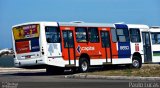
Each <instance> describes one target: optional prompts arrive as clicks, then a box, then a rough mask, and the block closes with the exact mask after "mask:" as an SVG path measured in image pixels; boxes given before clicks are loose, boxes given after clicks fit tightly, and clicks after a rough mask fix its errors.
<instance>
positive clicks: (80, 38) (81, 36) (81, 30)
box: [76, 27, 87, 42]
mask: <svg viewBox="0 0 160 88" xmlns="http://www.w3.org/2000/svg"><path fill="white" fill-rule="evenodd" d="M76 40H77V42H87V28H85V27H77V28H76Z"/></svg>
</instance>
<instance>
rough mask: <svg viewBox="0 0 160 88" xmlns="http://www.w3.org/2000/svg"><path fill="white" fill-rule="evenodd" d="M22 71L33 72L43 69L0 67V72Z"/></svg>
mask: <svg viewBox="0 0 160 88" xmlns="http://www.w3.org/2000/svg"><path fill="white" fill-rule="evenodd" d="M23 71H29V72H35V71H45V69H23V68H15V67H13V68H3V67H0V73H3V72H23Z"/></svg>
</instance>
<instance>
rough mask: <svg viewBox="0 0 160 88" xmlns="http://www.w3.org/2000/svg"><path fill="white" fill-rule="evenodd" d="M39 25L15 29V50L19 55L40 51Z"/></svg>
mask: <svg viewBox="0 0 160 88" xmlns="http://www.w3.org/2000/svg"><path fill="white" fill-rule="evenodd" d="M39 27H40V26H39V25H38V24H29V25H22V26H17V27H14V28H13V36H14V40H15V49H16V52H17V53H28V52H36V51H39V50H40V49H39Z"/></svg>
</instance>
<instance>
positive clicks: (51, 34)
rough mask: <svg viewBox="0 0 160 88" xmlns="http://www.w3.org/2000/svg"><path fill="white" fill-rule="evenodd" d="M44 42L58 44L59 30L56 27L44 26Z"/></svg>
mask: <svg viewBox="0 0 160 88" xmlns="http://www.w3.org/2000/svg"><path fill="white" fill-rule="evenodd" d="M45 32H46V33H45V34H46V41H47V42H48V43H59V42H60V30H59V29H58V28H57V27H53V26H46V27H45Z"/></svg>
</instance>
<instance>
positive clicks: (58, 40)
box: [45, 26, 61, 43]
mask: <svg viewBox="0 0 160 88" xmlns="http://www.w3.org/2000/svg"><path fill="white" fill-rule="evenodd" d="M47 27H54V28H56V29H57V31H56V32H59V34H58V33H57V34H56V35H57V36H59V39H57V42H48V40H47V34H46V30H47V29H46V28H47ZM52 30H53V29H52ZM54 32H55V31H54ZM45 37H46V42H47V43H60V42H61V34H60V29H59V27H56V26H45ZM57 38H58V37H57Z"/></svg>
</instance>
